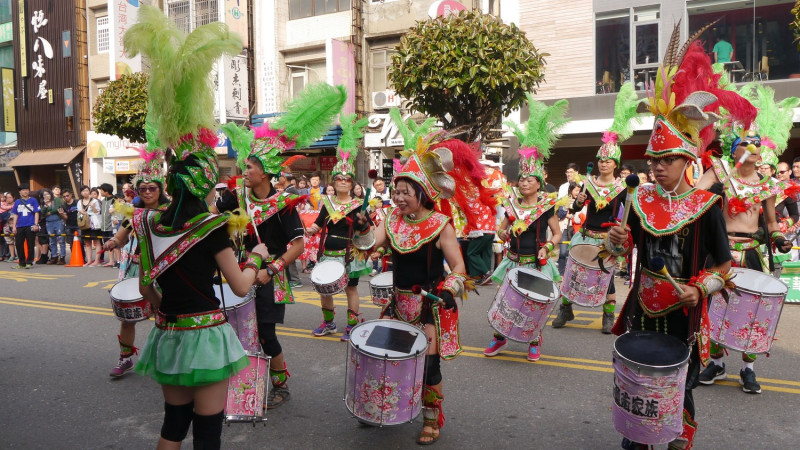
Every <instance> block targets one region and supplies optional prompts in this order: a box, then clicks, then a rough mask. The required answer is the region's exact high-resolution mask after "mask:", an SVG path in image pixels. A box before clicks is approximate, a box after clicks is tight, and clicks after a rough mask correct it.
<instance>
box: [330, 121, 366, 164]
mask: <svg viewBox="0 0 800 450" xmlns="http://www.w3.org/2000/svg"><path fill="white" fill-rule="evenodd" d="M355 119H356V115H355V114H347V115H345V116H341V117H339V122H340V123H341V127H342V137H341V138H340V139H339V150H338V152H337V155H336V156H337V158H339V160H338V161H337V162H336V165H335V166H333V170H331V175H333V176H336V175H339V174H341V175H349V176H351V177H355V176H356V165H355V162H356V156H357V155H358V142H359V140H360V139H361V138H362V137H363V136H364V134H363V133H362V130H363V129H364V127H366V126H367V124H368V123H369V119H368V118H366V117H364V118H363V119H361V120H355Z"/></svg>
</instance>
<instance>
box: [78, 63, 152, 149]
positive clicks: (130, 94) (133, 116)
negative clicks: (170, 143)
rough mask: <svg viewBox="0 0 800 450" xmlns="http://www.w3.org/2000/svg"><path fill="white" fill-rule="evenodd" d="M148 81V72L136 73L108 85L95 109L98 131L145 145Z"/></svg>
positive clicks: (93, 114)
mask: <svg viewBox="0 0 800 450" xmlns="http://www.w3.org/2000/svg"><path fill="white" fill-rule="evenodd" d="M148 80H149V76H148V75H147V74H146V73H144V72H137V73H134V74H131V75H123V76H121V77H120V78H119V79H117V80H115V81H112V82H111V83H109V84H108V87H107V88H106V89H105V90H104V91H103V93H102V94H100V96H99V97H97V101H96V102H95V104H94V108H93V109H92V118H93V119H94V129H95V131H97V132H98V133H105V134H111V135H114V136H118V137H120V138H128V139H129V140H130V141H131V142H140V143H144V142H146V141H147V139H146V137H145V133H144V121H145V117H146V116H147V83H148Z"/></svg>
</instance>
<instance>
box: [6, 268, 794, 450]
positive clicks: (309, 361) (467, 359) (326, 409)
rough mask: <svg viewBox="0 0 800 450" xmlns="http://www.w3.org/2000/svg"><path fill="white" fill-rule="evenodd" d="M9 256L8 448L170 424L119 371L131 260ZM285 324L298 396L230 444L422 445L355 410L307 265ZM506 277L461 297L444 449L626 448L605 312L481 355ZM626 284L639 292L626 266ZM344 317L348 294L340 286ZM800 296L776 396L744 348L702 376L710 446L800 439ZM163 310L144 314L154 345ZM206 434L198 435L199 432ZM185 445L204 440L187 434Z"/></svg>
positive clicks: (70, 445) (143, 326)
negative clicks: (742, 354)
mask: <svg viewBox="0 0 800 450" xmlns="http://www.w3.org/2000/svg"><path fill="white" fill-rule="evenodd" d="M10 267H11V265H9V264H7V263H0V317H2V319H0V323H2V326H0V399H2V400H3V406H4V407H3V408H2V409H1V410H0V424H1V426H0V448H3V449H7V448H8V449H39V448H43V449H44V448H46V449H146V448H153V447H154V446H155V443H156V439H157V436H158V433H159V430H160V426H161V419H162V413H163V399H162V396H161V392H160V389H159V387H158V385H157V384H156V383H155V382H154V381H152V380H150V379H146V378H143V377H140V376H138V375H136V374H133V373H129V374H128V375H126V376H125V377H123V378H122V379H112V378H110V377H109V376H108V372H109V370H110V369H111V368H112V367H113V366H114V365H115V363H116V360H117V357H118V351H119V350H118V346H117V339H116V335H117V333H118V332H119V326H118V322H117V319H116V318H115V317H114V316H113V314H112V312H111V308H110V302H109V296H108V289H109V288H110V286H111V285H113V283H114V281H115V280H116V275H117V274H116V271H115V270H114V269H106V268H72V269H70V268H64V267H59V266H37V267H36V268H35V269H33V270H25V271H17V270H11V268H10ZM302 277H303V281H304V282H305V283H306V286H305V287H304V288H302V289H299V290H298V292H297V304H295V305H293V306H290V307H289V309H288V313H287V321H286V323H285V324H283V325H282V326H280V327H279V328H278V332H279V337H280V340H281V343H282V345H283V347H284V350H285V353H286V357H287V361H288V364H289V371H290V372H291V374H292V377H291V379H290V389H291V392H292V399H291V401H290V402H289V403H287V404H286V405H284V406H283V407H281V408H279V409H277V410H273V411H270V412H269V413H268V416H267V417H268V420H267V422H266V423H265V424H264V425H257V426H255V427H253V426H252V425H250V424H232V425H231V426H229V427H225V428H224V430H223V447H224V448H236V449H256V448H258V449H262V448H287V449H295V448H297V449H299V448H323V449H329V448H330V449H339V448H415V447H416V445H415V439H416V436H417V434H418V432H419V429H420V426H421V425H420V421H421V420H420V419H417V421H416V422H415V423H414V424H404V425H399V426H395V427H384V428H377V427H370V426H365V425H361V424H359V423H358V422H357V421H356V420H355V419H354V418H353V417H352V416H351V415H350V414H349V413H348V411H347V409H346V407H345V405H344V403H343V401H342V395H343V391H344V372H345V367H346V364H345V353H346V347H347V346H346V344H344V343H342V342H340V341H339V335H335V336H328V337H324V338H315V337H312V336H311V329H313V328H314V327H315V326H316V325H317V324H318V323H319V321H320V320H321V313H320V310H319V301H318V297H317V296H316V295H315V294H314V293H313V291H312V289H311V287H310V283H309V282H308V276H307V275H302ZM368 282H369V277H365V278H364V279H362V282H361V284H360V286H359V292H360V294H361V296H362V311H363V313H364V316H365V317H366V319H367V320H370V319H375V318H377V316H378V309H377V307H374V306H373V305H372V304H371V302H370V300H369V297H368V295H369V286H368ZM496 288H497V287H496V286H489V287H481V288H479V294H480V295H474V294H472V295H470V298H469V299H468V300H467V301H466V302H465V303H464V304H463V305H462V306H461V330H462V344H463V345H464V347H465V352H464V353H463V354H462V355H461V356H460V357H458V358H457V359H455V360H454V361H451V362H446V363H443V364H442V372H443V375H444V380H445V381H444V390H445V396H446V399H445V403H444V410H445V414H446V416H447V423H446V425H445V427H444V428H443V429H442V438H441V439H440V440H439V442H437V443H436V444H435V445H436V447H437V448H442V449H443V448H453V449H455V448H501V449H506V448H508V449H519V448H535V449H540V448H541V449H544V448H548V449H549V448H569V449H614V448H619V442H620V440H621V437H620V435H619V434H618V433H617V432H616V431H615V430H614V427H613V425H612V422H611V411H610V408H611V403H612V386H613V384H612V379H613V378H612V377H613V371H612V368H611V362H610V361H611V348H612V343H613V340H614V337H612V336H607V335H603V334H601V333H600V316H601V313H600V310H599V309H594V310H591V309H586V308H576V315H577V318H576V320H575V321H573V322H570V324H569V325H568V326H567V327H566V328H563V329H559V330H554V329H552V328H550V327H548V328H547V330H546V331H545V334H544V344H543V347H542V354H543V356H542V359H541V360H540V361H539V362H536V363H529V362H528V361H526V359H525V356H526V351H527V348H526V346H525V345H523V344H517V343H510V344H509V346H508V347H507V348H506V351H505V352H504V353H502V354H501V355H499V356H496V357H494V358H486V357H484V356H483V355H482V351H483V348H484V347H485V346H486V345H487V344H488V343H489V341H490V339H491V334H492V330H491V328H490V327H489V325H488V323H487V319H486V310H487V308H488V306H489V304H490V302H491V300H492V299H493V298H494V294H495V291H496ZM617 290H618V291H620V293H624V292H627V289H626V287H625V286H624V285H623V284H622V283H621V282H620V281H619V280H618V281H617ZM336 304H337V313H338V315H337V318H338V322H339V326H340V329H342V328H343V327H344V317H345V309H346V307H345V306H344V297H343V296H342V295H339V296H337V297H336ZM798 323H800V307H798V306H795V305H787V306H786V307H785V308H784V312H783V316H782V318H781V321H780V326H779V331H778V333H779V337H780V339H779V340H778V341H776V342H775V344H774V345H773V347H772V353H771V354H770V356H769V357H764V356H761V357H759V359H758V362H757V363H756V373H757V374H758V376H759V380H760V382H761V384H762V389H763V393H762V394H761V395H748V394H745V393H743V392H742V391H741V389H740V387H739V385H738V370H739V368H740V366H741V363H740V362H739V356H738V355H737V354H735V353H733V352H732V353H731V355H730V356H729V357H727V358H726V360H727V361H728V364H729V375H728V379H727V380H726V381H724V382H721V383H717V385H715V386H711V387H705V386H703V387H700V388H698V389H696V390H695V399H696V402H697V410H698V420H699V422H700V428H699V430H698V433H697V439H696V446H695V448H697V449H729V448H730V449H732V448H776V449H777V448H781V449H784V448H794V446H795V445H797V442H800V430H798V427H797V426H796V423H797V422H798V417H797V416H798V411H800V370H799V369H800V367H799V364H798V361H799V359H798V353H799V352H800V350H798V346H797V345H796V342H797V341H798V331H797V330H798V327H797V324H798ZM152 326H153V322H152V321H147V322H143V323H139V324H138V325H137V333H138V335H137V338H136V344H137V345H140V346H141V345H143V343H144V341H145V338H146V334H147V333H148V332H149V330H150V329H151V328H152ZM190 436H191V435H190ZM184 448H191V439H187V442H186V443H185V444H184Z"/></svg>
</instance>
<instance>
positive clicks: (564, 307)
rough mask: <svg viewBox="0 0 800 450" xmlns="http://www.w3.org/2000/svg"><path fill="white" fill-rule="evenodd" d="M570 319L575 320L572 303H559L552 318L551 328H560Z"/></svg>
mask: <svg viewBox="0 0 800 450" xmlns="http://www.w3.org/2000/svg"><path fill="white" fill-rule="evenodd" d="M570 320H575V313H573V312H572V303H561V305H560V306H559V307H558V315H557V316H556V318H555V319H553V328H562V327H563V326H564V325H566V324H567V322H569V321H570Z"/></svg>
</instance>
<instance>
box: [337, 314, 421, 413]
mask: <svg viewBox="0 0 800 450" xmlns="http://www.w3.org/2000/svg"><path fill="white" fill-rule="evenodd" d="M427 349H428V339H427V338H426V337H425V333H423V332H422V330H420V329H419V328H417V327H414V326H412V325H409V324H407V323H404V322H399V321H396V320H386V319H379V320H371V321H369V322H364V323H362V324H359V325H356V326H355V327H353V329H352V330H351V331H350V341H349V344H348V346H347V369H346V374H345V391H344V403H345V405H346V406H347V409H348V411H350V413H351V414H352V415H353V416H355V417H356V418H357V419H358V420H359V421H360V422H362V423H366V424H369V425H380V426H384V425H399V424H402V423H406V422H411V421H412V420H414V418H415V417H417V415H419V413H420V411H421V409H422V402H421V399H422V375H423V373H424V372H425V351H426V350H427Z"/></svg>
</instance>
